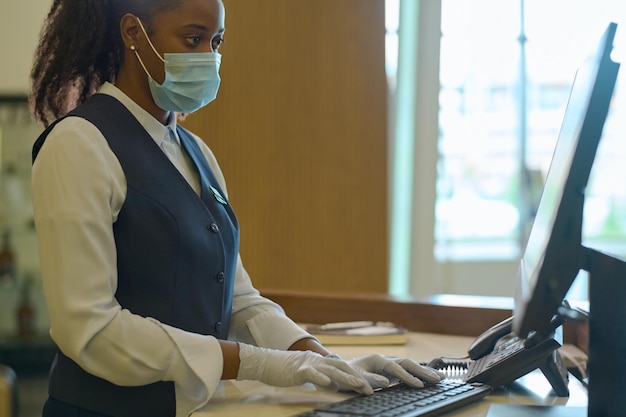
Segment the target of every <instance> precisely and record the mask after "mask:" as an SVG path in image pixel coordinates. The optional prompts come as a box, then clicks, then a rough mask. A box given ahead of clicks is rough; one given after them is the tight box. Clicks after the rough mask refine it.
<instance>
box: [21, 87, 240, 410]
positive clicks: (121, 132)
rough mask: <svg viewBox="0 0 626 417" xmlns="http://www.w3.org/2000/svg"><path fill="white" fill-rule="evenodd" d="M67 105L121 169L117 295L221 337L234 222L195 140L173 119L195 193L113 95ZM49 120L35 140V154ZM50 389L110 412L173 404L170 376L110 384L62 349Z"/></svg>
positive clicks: (235, 243) (128, 305) (132, 305)
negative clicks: (194, 177) (192, 169)
mask: <svg viewBox="0 0 626 417" xmlns="http://www.w3.org/2000/svg"><path fill="white" fill-rule="evenodd" d="M69 115H72V116H79V117H82V118H84V119H86V120H88V121H90V122H91V123H93V124H94V125H95V126H96V127H97V128H98V129H99V130H100V131H101V132H102V134H103V135H104V137H105V138H106V140H107V141H108V143H109V146H110V147H111V149H112V150H113V152H114V153H115V155H116V156H117V158H118V160H119V162H120V164H121V166H122V169H123V170H124V174H125V176H126V181H127V195H126V200H125V201H124V204H123V206H122V209H121V211H120V213H119V216H118V219H117V221H116V222H115V223H114V224H113V225H112V227H113V232H114V236H115V244H116V247H117V258H118V260H117V262H118V263H117V271H118V287H117V292H116V293H115V297H116V299H117V300H118V301H119V303H120V304H121V306H122V307H123V308H125V309H128V310H130V311H131V312H133V313H135V314H139V315H142V316H144V317H154V318H156V319H157V320H159V321H161V322H163V323H166V324H169V325H171V326H175V327H178V328H181V329H183V330H186V331H189V332H193V333H199V334H203V335H213V336H215V337H217V338H220V339H225V338H226V337H227V335H228V328H229V323H230V312H231V307H232V298H233V286H234V277H235V268H236V261H237V253H238V251H239V229H238V224H237V219H236V217H235V214H234V212H233V211H232V209H231V207H230V205H229V204H228V203H227V202H226V200H224V199H223V197H222V196H224V192H223V191H222V190H221V189H220V186H219V184H218V182H217V180H216V179H215V176H214V175H213V172H212V171H211V168H210V167H209V165H208V164H207V162H206V159H205V158H204V156H203V155H202V152H201V150H200V148H199V147H198V145H197V143H196V142H195V141H194V139H193V138H192V137H191V136H190V134H189V132H187V131H186V130H185V129H183V128H181V127H178V134H179V136H180V139H181V143H182V145H183V147H184V149H185V151H186V152H187V153H188V154H189V155H190V157H191V159H192V160H193V162H194V164H195V166H196V168H197V169H198V172H199V174H200V179H201V186H202V191H201V195H200V196H198V195H197V194H196V193H195V192H194V191H193V189H192V188H191V187H190V186H189V184H188V183H187V181H186V180H185V179H184V178H183V176H182V175H180V173H179V172H178V170H177V169H176V167H174V165H173V164H172V163H171V162H170V161H169V159H168V158H167V157H166V156H165V154H164V153H163V152H162V150H161V149H160V148H159V146H158V145H157V144H156V143H155V141H154V140H153V139H152V138H151V137H150V136H149V134H148V133H147V132H146V130H145V129H144V128H143V127H142V126H141V124H140V123H139V122H138V121H137V119H135V117H133V115H132V114H131V113H130V112H129V111H128V110H127V109H126V107H124V106H123V105H122V104H121V103H120V102H119V101H118V100H116V99H115V98H113V97H111V96H108V95H104V94H96V95H94V96H92V97H91V98H90V99H89V100H87V101H86V102H85V103H84V104H82V105H81V106H79V107H78V108H77V109H76V110H74V111H73V112H71V113H70V114H69ZM57 122H58V121H57ZM55 124H56V122H55ZM55 124H53V125H51V126H50V127H49V128H48V129H46V131H45V132H44V133H42V135H41V136H40V137H39V138H38V139H37V141H36V142H35V145H34V147H33V162H34V160H35V158H36V156H37V153H38V152H39V149H40V148H41V146H42V145H43V143H44V141H45V138H46V137H47V135H48V133H49V132H50V130H51V129H52V128H53V127H54V125H55ZM77 256H80V254H77ZM154 349H159V346H155V347H154ZM207 360H212V359H211V358H208V357H207ZM49 392H50V395H51V396H53V397H55V398H57V399H58V400H61V401H63V402H66V403H69V404H71V405H74V406H77V407H79V408H84V409H88V410H92V411H96V412H99V413H103V414H106V415H110V416H115V417H144V416H145V417H160V416H163V417H166V416H167V417H170V416H174V415H175V412H176V411H175V395H174V384H173V383H172V382H156V383H153V384H150V385H146V386H139V387H122V386H118V385H114V384H112V383H110V382H108V381H105V380H104V379H101V378H98V377H96V376H93V375H91V374H89V373H87V372H86V371H84V370H82V369H81V368H80V366H78V365H77V364H76V363H75V362H73V361H72V360H71V359H69V358H68V357H67V356H65V355H63V353H61V352H59V353H58V354H57V357H56V358H55V361H54V363H53V365H52V370H51V376H50V388H49Z"/></svg>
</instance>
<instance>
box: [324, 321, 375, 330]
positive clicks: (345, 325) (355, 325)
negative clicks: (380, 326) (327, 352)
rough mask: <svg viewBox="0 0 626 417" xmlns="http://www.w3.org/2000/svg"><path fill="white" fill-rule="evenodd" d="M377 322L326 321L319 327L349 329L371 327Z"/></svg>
mask: <svg viewBox="0 0 626 417" xmlns="http://www.w3.org/2000/svg"><path fill="white" fill-rule="evenodd" d="M375 325H376V323H374V322H373V321H344V322H338V323H326V324H322V325H321V326H320V327H319V328H320V330H347V329H358V328H361V327H369V326H375Z"/></svg>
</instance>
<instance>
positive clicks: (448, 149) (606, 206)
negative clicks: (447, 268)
mask: <svg viewBox="0 0 626 417" xmlns="http://www.w3.org/2000/svg"><path fill="white" fill-rule="evenodd" d="M402 3H403V2H402V1H398V0H395V1H390V0H387V7H388V14H389V15H390V16H395V14H394V13H395V11H397V10H398V8H399V7H403V6H404V4H402ZM407 3H408V2H407ZM420 3H422V4H425V3H428V2H420ZM435 3H437V4H438V5H439V4H440V10H438V12H440V13H441V18H440V22H441V23H440V33H441V38H440V44H439V48H440V49H439V62H438V64H439V67H438V68H436V71H433V72H431V73H430V74H431V77H433V78H432V80H433V81H434V82H435V83H437V82H438V83H439V92H438V93H439V94H438V106H439V107H438V120H437V127H436V128H437V131H438V134H437V135H438V136H437V138H435V139H434V140H436V142H437V146H436V147H435V151H434V152H433V153H432V154H429V155H422V154H418V153H417V152H415V151H414V150H413V149H412V148H411V147H408V148H407V150H406V152H402V151H398V149H397V148H398V147H399V146H402V141H401V140H398V139H397V138H399V137H402V136H403V133H402V132H401V129H402V128H403V127H402V124H401V123H398V124H397V125H396V130H397V132H396V135H395V137H396V143H395V146H396V152H395V155H396V156H398V155H404V154H406V153H407V152H410V153H411V155H413V156H414V157H413V159H412V163H413V167H414V171H413V178H415V175H416V174H415V169H416V168H415V167H416V166H419V165H420V164H422V163H428V158H430V159H435V160H436V161H437V162H436V172H435V175H434V177H435V178H432V179H431V181H434V182H435V192H434V197H433V201H430V202H428V201H423V200H422V201H421V203H420V204H432V210H433V212H434V215H433V221H432V229H431V230H430V232H431V233H432V234H433V241H434V245H432V246H434V250H433V248H432V247H431V248H430V250H431V251H432V253H430V254H428V255H429V256H431V257H432V259H433V263H434V264H438V265H441V264H444V263H459V262H468V261H469V262H482V261H485V262H489V261H511V262H517V259H519V256H520V255H521V249H522V248H523V247H524V245H525V242H526V237H527V232H528V228H529V226H530V225H531V224H532V220H533V217H532V216H533V211H534V208H535V207H536V204H537V203H538V199H539V196H540V192H541V189H542V185H543V179H544V178H545V175H546V173H547V169H548V167H549V163H550V160H551V156H552V152H553V150H554V145H555V141H556V139H557V137H558V133H559V129H560V124H561V119H562V116H563V113H564V109H565V106H566V104H567V98H568V96H569V90H570V87H571V84H572V81H573V79H574V76H575V71H576V68H578V66H579V65H580V64H581V62H582V61H583V60H584V59H585V58H586V56H587V54H588V53H590V52H591V51H593V50H594V48H595V46H596V45H597V42H598V41H599V39H600V36H601V34H602V33H603V31H604V29H605V28H606V26H607V25H608V23H609V22H611V21H614V22H617V23H618V33H617V37H616V41H615V51H614V59H615V60H616V61H618V62H622V63H626V60H625V59H623V58H622V57H623V54H622V50H624V49H626V35H624V34H625V33H626V4H622V3H621V2H615V1H612V0H599V1H596V2H588V1H584V0H552V1H550V2H544V1H541V0H516V1H512V0H506V1H502V0H475V1H472V2H467V1H466V0H441V1H440V2H435ZM430 10H431V13H435V12H433V11H432V8H431V9H430ZM486 11H488V12H486ZM420 13H421V14H422V15H423V13H424V8H422V9H420V12H419V13H416V17H415V18H414V19H413V21H411V20H409V19H405V18H404V16H403V15H402V16H401V17H400V26H401V25H403V24H415V25H417V22H418V19H419V22H421V23H422V24H424V23H423V22H424V21H426V19H424V18H423V17H422V16H420ZM388 26H389V32H388V35H387V36H388V39H389V37H390V36H394V34H398V33H399V36H400V39H399V42H397V41H389V40H388V42H387V45H388V48H390V49H391V48H394V47H395V48H396V51H399V54H400V57H399V60H400V61H402V59H406V57H403V56H402V54H403V53H418V50H417V48H415V49H414V50H413V52H411V50H410V49H407V48H404V49H402V48H401V47H398V46H396V45H402V43H403V41H404V39H403V37H404V36H405V35H408V34H411V33H412V32H411V31H405V30H403V29H404V28H402V27H400V30H399V31H397V30H394V27H393V25H388ZM432 34H433V32H431V35H432ZM409 36H411V35H409ZM428 41H429V42H433V41H435V42H436V38H433V37H431V38H430V39H429V40H428ZM407 51H408V52H407ZM388 59H389V61H390V64H388V69H394V68H396V66H394V64H395V63H396V62H397V61H395V60H396V59H398V58H396V53H395V52H392V51H390V52H389V53H388ZM436 64H437V63H432V62H429V61H428V60H422V61H421V62H420V63H419V64H418V66H419V69H420V70H422V68H424V67H427V66H433V65H436ZM623 72H624V70H623V68H622V73H623ZM433 74H436V75H435V76H437V75H438V77H439V78H438V79H436V78H434V76H433ZM624 77H626V75H624V74H621V76H620V77H619V78H618V84H617V86H616V90H615V94H614V100H613V104H612V108H611V111H610V113H609V117H608V119H607V122H606V124H605V128H604V134H603V139H602V142H601V144H600V148H599V150H598V154H597V157H596V163H595V165H594V169H593V172H592V177H591V179H590V183H589V188H588V190H587V197H586V205H585V222H584V225H583V227H584V232H583V234H584V241H585V243H586V244H591V245H593V246H594V247H599V248H601V249H605V250H609V251H610V252H612V253H615V254H617V255H626V239H625V237H626V189H624V187H623V186H622V185H621V182H622V181H619V180H615V178H618V179H621V178H624V176H625V174H626V167H624V164H623V162H622V163H621V164H620V162H621V161H623V160H625V157H626V123H623V122H621V123H620V121H619V116H618V114H622V115H623V114H626V92H624V91H623V88H622V87H621V85H622V84H623V82H620V79H623V78H624ZM390 80H392V81H393V82H394V83H390V88H391V89H392V90H393V89H394V88H395V78H394V77H393V74H391V75H390ZM398 83H399V84H400V83H401V81H399V82H398ZM398 88H399V89H401V88H404V87H403V86H401V85H400V86H399V87H398ZM393 94H394V91H392V93H391V97H392V98H396V96H394V95H393ZM417 95H418V98H419V92H418V93H417ZM396 102H397V103H400V104H397V106H398V109H397V111H396V110H394V106H393V105H392V106H391V107H392V111H394V112H396V113H397V114H398V115H401V112H402V109H401V106H402V105H403V104H402V103H403V101H401V100H400V99H398V100H396ZM417 108H418V109H419V106H417ZM621 119H622V120H623V116H622V117H621ZM390 120H394V118H393V117H391V118H390ZM395 120H398V119H397V118H396V119H395ZM416 137H417V136H416V135H415V134H413V139H414V140H423V139H424V138H422V137H419V138H418V139H415V138H416ZM422 158H424V159H422ZM394 175H395V176H396V177H397V175H398V173H397V172H395V173H394ZM401 181H402V180H401V179H397V178H396V181H395V182H394V190H395V193H398V192H400V191H399V190H402V184H401ZM399 182H400V185H399ZM417 186H419V185H418V184H417V183H416V184H415V187H417ZM412 192H414V193H418V192H419V191H417V190H415V189H414V190H412ZM397 203H398V201H394V204H397ZM413 209H414V210H415V206H413ZM394 213H395V210H394ZM413 221H415V219H413ZM396 229H398V228H396ZM396 229H394V230H396ZM424 232H425V231H424V230H423V229H422V230H421V231H420V233H421V234H422V235H423V234H424ZM392 233H393V232H392ZM393 244H396V250H398V248H401V247H403V246H402V245H403V244H404V245H405V250H406V252H408V253H409V256H413V255H414V254H415V252H416V251H418V250H419V249H418V248H416V245H415V243H414V242H412V244H411V243H407V241H406V240H405V241H404V243H403V241H401V240H399V239H397V235H396V236H392V245H393ZM409 248H410V249H409ZM425 250H428V249H425ZM399 251H400V252H402V249H400V250H399ZM392 254H393V249H392ZM419 256H420V255H418V257H419ZM425 256H426V255H424V254H422V255H421V257H422V259H424V257H425ZM391 259H392V262H394V261H400V260H401V259H395V260H394V257H393V256H392V258H391ZM393 268H394V266H393V265H392V282H393V280H394V279H397V278H396V277H394V275H393ZM396 268H397V270H400V269H401V268H398V267H396ZM392 292H393V291H392Z"/></svg>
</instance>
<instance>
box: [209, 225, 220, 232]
mask: <svg viewBox="0 0 626 417" xmlns="http://www.w3.org/2000/svg"><path fill="white" fill-rule="evenodd" d="M209 228H210V229H211V231H212V232H213V233H217V232H219V231H220V228H219V227H217V223H211V224H210V225H209Z"/></svg>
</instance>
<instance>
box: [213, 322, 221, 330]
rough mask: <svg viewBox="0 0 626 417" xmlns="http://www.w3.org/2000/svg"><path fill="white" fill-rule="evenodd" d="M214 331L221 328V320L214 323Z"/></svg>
mask: <svg viewBox="0 0 626 417" xmlns="http://www.w3.org/2000/svg"><path fill="white" fill-rule="evenodd" d="M214 327H215V331H216V332H219V331H220V330H221V329H222V322H221V321H218V322H217V323H215V326H214Z"/></svg>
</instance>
